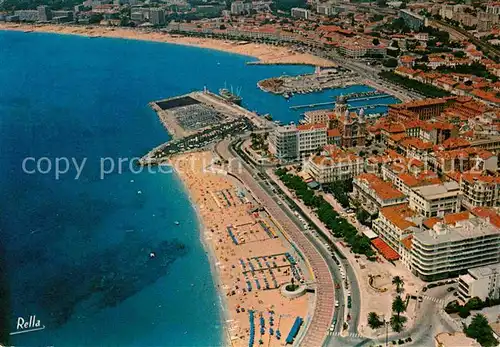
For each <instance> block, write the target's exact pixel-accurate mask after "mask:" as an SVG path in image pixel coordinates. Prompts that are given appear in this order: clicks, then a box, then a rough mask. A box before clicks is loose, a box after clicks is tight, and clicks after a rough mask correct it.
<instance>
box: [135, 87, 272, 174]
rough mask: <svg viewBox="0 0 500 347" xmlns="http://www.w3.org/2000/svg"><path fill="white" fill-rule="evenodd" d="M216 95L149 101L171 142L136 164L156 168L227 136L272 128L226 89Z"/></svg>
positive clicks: (152, 151)
mask: <svg viewBox="0 0 500 347" xmlns="http://www.w3.org/2000/svg"><path fill="white" fill-rule="evenodd" d="M224 93H226V94H224ZM220 94H222V95H216V94H214V93H211V92H210V91H209V90H208V89H206V88H205V89H204V90H203V91H197V92H192V93H189V94H185V95H181V96H177V97H173V98H167V99H162V100H159V101H153V102H151V103H150V106H151V107H152V108H153V110H155V111H156V113H157V114H158V117H159V119H160V121H161V122H162V124H163V126H164V127H165V128H166V129H167V131H168V132H169V134H170V135H171V136H172V140H171V141H168V142H166V143H164V144H162V145H160V146H157V147H156V148H154V149H153V150H151V151H150V152H149V153H148V154H146V155H145V156H144V157H143V158H141V159H140V160H139V164H140V165H158V164H161V163H163V162H165V161H166V160H167V159H168V157H169V156H171V155H173V154H176V153H179V152H189V151H196V150H200V149H203V148H205V147H206V146H208V145H210V144H213V143H215V142H217V141H219V140H221V139H223V138H225V137H227V136H232V135H235V134H238V133H242V132H245V131H249V130H252V129H254V128H255V127H258V128H269V127H272V126H274V125H273V123H272V122H271V121H269V120H266V119H265V118H263V117H260V116H259V115H258V114H256V113H254V112H251V111H249V110H246V109H245V108H243V107H241V106H240V105H239V104H238V103H239V102H241V98H240V97H237V96H236V95H235V94H233V93H232V92H230V91H229V90H227V89H221V91H220ZM235 98H237V99H235ZM235 102H236V103H235Z"/></svg>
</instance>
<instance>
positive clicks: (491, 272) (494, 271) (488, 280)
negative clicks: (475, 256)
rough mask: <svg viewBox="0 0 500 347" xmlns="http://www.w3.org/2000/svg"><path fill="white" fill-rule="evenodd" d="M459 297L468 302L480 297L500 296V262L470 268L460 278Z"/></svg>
mask: <svg viewBox="0 0 500 347" xmlns="http://www.w3.org/2000/svg"><path fill="white" fill-rule="evenodd" d="M458 297H459V298H460V299H461V300H462V301H464V302H467V301H468V300H469V299H471V298H474V297H478V298H479V299H481V300H485V299H486V298H490V299H498V298H500V263H497V264H493V265H488V266H482V267H477V268H474V269H470V270H469V271H468V273H467V274H465V275H462V276H460V277H459V278H458Z"/></svg>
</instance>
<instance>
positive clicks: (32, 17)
mask: <svg viewBox="0 0 500 347" xmlns="http://www.w3.org/2000/svg"><path fill="white" fill-rule="evenodd" d="M14 16H16V17H17V19H18V20H19V21H21V22H36V21H38V10H18V11H14Z"/></svg>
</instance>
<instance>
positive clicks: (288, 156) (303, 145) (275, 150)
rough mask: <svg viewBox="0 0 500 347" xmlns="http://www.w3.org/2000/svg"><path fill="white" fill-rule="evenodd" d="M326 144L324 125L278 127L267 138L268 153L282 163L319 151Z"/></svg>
mask: <svg viewBox="0 0 500 347" xmlns="http://www.w3.org/2000/svg"><path fill="white" fill-rule="evenodd" d="M326 144H327V128H326V125H325V124H303V125H299V126H295V125H288V126H280V127H277V128H276V129H275V130H274V131H273V132H272V133H271V134H270V136H269V152H270V153H271V154H273V155H274V156H275V157H276V158H277V159H279V160H283V161H294V160H297V159H299V158H304V157H307V156H309V155H310V154H312V153H316V152H318V151H320V150H321V149H322V148H323V147H324V146H326Z"/></svg>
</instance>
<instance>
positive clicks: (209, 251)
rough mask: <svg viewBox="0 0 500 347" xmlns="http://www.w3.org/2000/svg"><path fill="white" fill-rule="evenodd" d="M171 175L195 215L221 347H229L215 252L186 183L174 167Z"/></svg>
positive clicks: (229, 340) (223, 301) (224, 305)
mask: <svg viewBox="0 0 500 347" xmlns="http://www.w3.org/2000/svg"><path fill="white" fill-rule="evenodd" d="M172 173H173V174H174V177H175V179H176V180H177V181H178V182H179V184H180V186H181V187H182V190H183V191H184V194H185V196H186V197H187V198H188V200H189V203H190V204H191V207H192V209H193V210H194V214H195V215H196V220H197V224H198V230H199V238H200V242H201V246H202V247H203V250H204V251H205V254H206V255H207V261H208V263H209V265H210V272H211V277H212V281H213V285H214V287H213V288H214V291H215V293H216V297H217V299H218V300H219V304H220V305H219V308H220V309H219V313H220V323H221V327H222V330H221V333H222V336H221V342H222V343H223V346H231V338H230V334H229V331H228V329H227V326H226V321H227V320H228V319H230V316H229V307H228V305H227V302H226V300H224V298H223V297H222V292H221V291H220V288H222V286H223V283H222V280H221V273H220V272H219V270H218V268H217V265H216V263H217V257H216V255H215V250H214V249H213V247H212V245H211V243H210V242H208V240H207V239H206V235H205V233H206V231H207V229H206V228H205V224H204V223H203V218H202V215H201V212H200V210H199V209H198V206H197V205H196V204H195V202H194V200H193V198H192V195H191V193H190V192H189V188H188V186H187V185H186V182H185V181H184V180H183V179H182V176H181V175H180V173H179V172H177V171H176V170H175V167H173V169H172Z"/></svg>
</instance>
